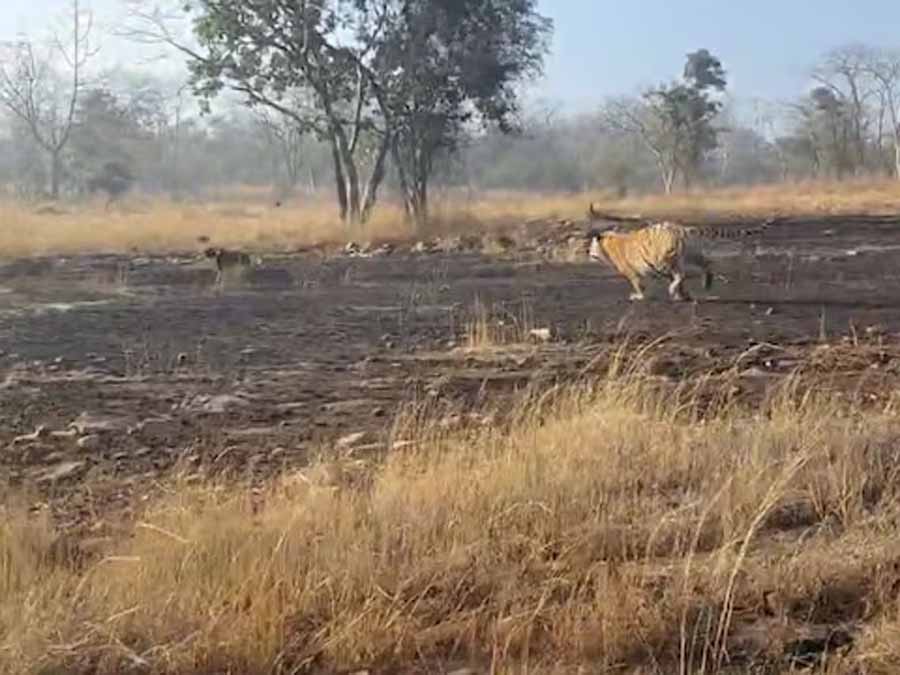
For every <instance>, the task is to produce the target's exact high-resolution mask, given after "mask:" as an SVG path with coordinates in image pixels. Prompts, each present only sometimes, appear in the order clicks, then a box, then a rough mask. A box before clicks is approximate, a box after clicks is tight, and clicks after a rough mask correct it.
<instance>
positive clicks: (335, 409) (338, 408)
mask: <svg viewBox="0 0 900 675" xmlns="http://www.w3.org/2000/svg"><path fill="white" fill-rule="evenodd" d="M374 403H375V401H374V400H373V399H371V398H351V399H348V400H346V401H335V402H333V403H325V404H324V405H323V406H322V410H323V411H324V412H328V413H331V414H333V415H349V414H351V413H354V412H360V411H361V410H363V409H366V408H371V407H372V405H373V404H374Z"/></svg>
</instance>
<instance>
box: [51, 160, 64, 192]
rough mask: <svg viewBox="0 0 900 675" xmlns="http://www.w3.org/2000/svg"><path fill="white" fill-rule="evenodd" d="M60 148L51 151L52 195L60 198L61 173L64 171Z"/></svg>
mask: <svg viewBox="0 0 900 675" xmlns="http://www.w3.org/2000/svg"><path fill="white" fill-rule="evenodd" d="M60 154H61V151H60V149H56V150H52V151H51V152H50V196H51V197H52V198H53V199H59V183H60V174H61V173H62V159H61V158H60Z"/></svg>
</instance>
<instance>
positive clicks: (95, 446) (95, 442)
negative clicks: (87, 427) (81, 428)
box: [75, 434, 103, 452]
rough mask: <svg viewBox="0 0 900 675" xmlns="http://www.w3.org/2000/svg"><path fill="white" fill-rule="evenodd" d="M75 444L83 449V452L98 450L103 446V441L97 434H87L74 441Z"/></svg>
mask: <svg viewBox="0 0 900 675" xmlns="http://www.w3.org/2000/svg"><path fill="white" fill-rule="evenodd" d="M75 445H77V446H78V449H79V450H84V451H85V452H98V451H99V450H100V449H101V448H102V447H103V442H102V441H101V439H100V436H99V435H97V434H89V435H87V436H82V437H81V438H79V439H78V440H77V441H75Z"/></svg>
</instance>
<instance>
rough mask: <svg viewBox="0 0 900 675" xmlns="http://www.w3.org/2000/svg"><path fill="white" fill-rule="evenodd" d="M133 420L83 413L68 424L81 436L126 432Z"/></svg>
mask: <svg viewBox="0 0 900 675" xmlns="http://www.w3.org/2000/svg"><path fill="white" fill-rule="evenodd" d="M132 422H133V420H130V419H128V418H126V417H114V416H112V415H95V414H93V413H89V412H83V413H81V414H80V415H79V416H78V417H76V418H75V419H74V420H73V421H72V422H70V423H69V427H70V428H74V429H76V430H77V431H78V433H79V434H81V435H82V436H87V435H88V434H95V433H109V432H117V431H118V432H127V431H128V428H129V426H131V424H132Z"/></svg>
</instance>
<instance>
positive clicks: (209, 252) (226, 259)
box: [203, 246, 259, 286]
mask: <svg viewBox="0 0 900 675" xmlns="http://www.w3.org/2000/svg"><path fill="white" fill-rule="evenodd" d="M203 255H204V257H206V258H209V259H210V260H215V262H216V280H215V284H216V285H217V286H218V285H221V284H222V279H223V275H224V274H225V273H227V272H229V271H231V270H235V269H237V270H240V271H241V272H244V271H245V270H247V269H249V268H250V267H251V266H253V265H256V264H259V262H258V260H254V259H253V258H251V257H250V256H249V255H248V254H246V253H244V252H242V251H229V250H227V249H224V248H220V247H214V246H210V247H208V248H206V249H205V250H204V251H203Z"/></svg>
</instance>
